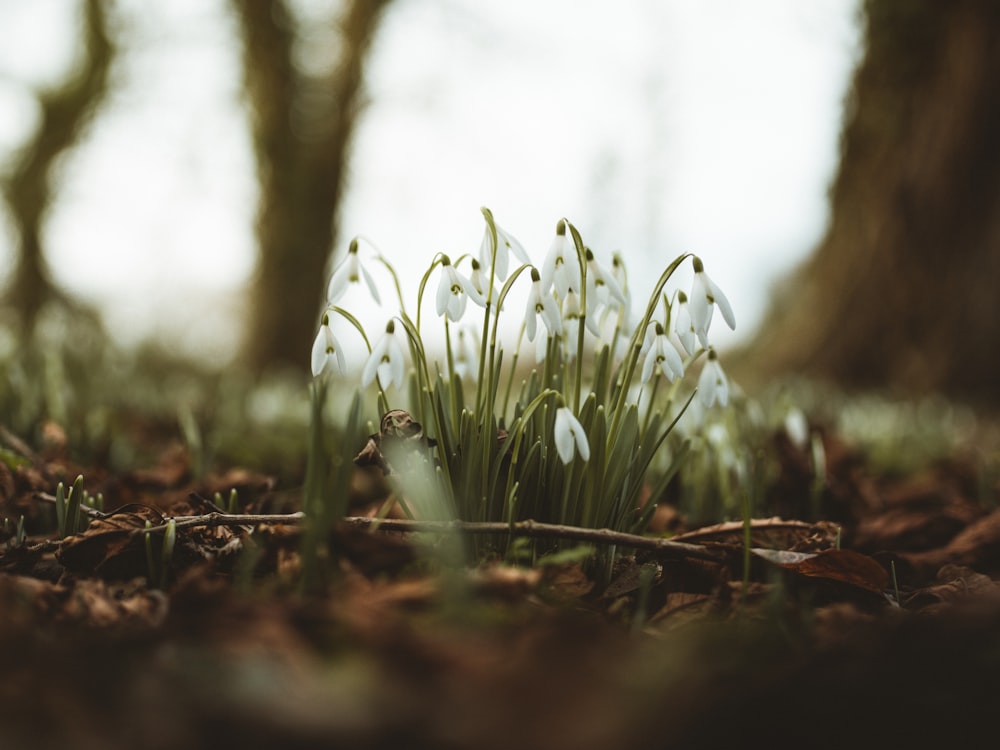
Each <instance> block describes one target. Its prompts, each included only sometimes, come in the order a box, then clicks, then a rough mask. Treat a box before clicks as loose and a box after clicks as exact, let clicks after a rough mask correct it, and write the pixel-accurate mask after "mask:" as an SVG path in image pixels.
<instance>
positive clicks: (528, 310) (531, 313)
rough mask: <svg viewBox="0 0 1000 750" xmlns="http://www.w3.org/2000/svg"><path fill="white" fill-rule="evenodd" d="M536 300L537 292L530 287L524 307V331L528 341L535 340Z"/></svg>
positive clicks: (536, 322)
mask: <svg viewBox="0 0 1000 750" xmlns="http://www.w3.org/2000/svg"><path fill="white" fill-rule="evenodd" d="M538 301H539V300H538V294H537V293H536V292H535V288H534V287H532V289H531V293H530V294H529V295H528V304H527V306H526V307H525V309H524V332H525V333H526V334H527V335H528V341H534V340H535V333H536V331H537V325H538V310H537V307H536V305H537V304H538Z"/></svg>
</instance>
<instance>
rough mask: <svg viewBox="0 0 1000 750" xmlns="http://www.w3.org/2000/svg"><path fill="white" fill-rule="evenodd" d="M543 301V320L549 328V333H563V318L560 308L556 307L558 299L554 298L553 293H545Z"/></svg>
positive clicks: (556, 334)
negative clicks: (560, 314)
mask: <svg viewBox="0 0 1000 750" xmlns="http://www.w3.org/2000/svg"><path fill="white" fill-rule="evenodd" d="M541 303H542V321H543V322H544V323H545V327H546V328H548V329H549V333H550V334H552V335H553V336H558V335H559V334H561V333H562V331H563V327H562V318H561V317H560V316H559V308H557V307H556V301H555V299H553V298H552V295H551V294H548V293H543V295H542V297H541Z"/></svg>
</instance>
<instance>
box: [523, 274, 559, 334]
mask: <svg viewBox="0 0 1000 750" xmlns="http://www.w3.org/2000/svg"><path fill="white" fill-rule="evenodd" d="M538 316H541V317H542V322H543V323H545V327H546V328H548V329H549V334H550V335H552V336H557V335H559V334H561V333H562V319H561V318H560V317H559V308H558V307H556V301H555V298H553V296H552V295H551V294H549V292H548V289H547V288H543V287H542V282H541V277H540V276H539V273H538V269H537V268H532V269H531V291H530V292H528V304H527V306H526V307H525V310H524V319H525V320H524V322H525V329H526V333H527V334H528V341H534V340H535V332H536V331H537V319H538Z"/></svg>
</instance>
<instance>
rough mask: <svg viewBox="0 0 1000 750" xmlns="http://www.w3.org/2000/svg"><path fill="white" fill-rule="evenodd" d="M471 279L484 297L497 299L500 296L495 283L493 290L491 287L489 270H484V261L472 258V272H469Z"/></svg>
mask: <svg viewBox="0 0 1000 750" xmlns="http://www.w3.org/2000/svg"><path fill="white" fill-rule="evenodd" d="M469 281H471V282H472V286H474V287H475V288H476V291H477V292H479V294H480V296H481V297H482V298H483V299H489V300H494V301H495V300H496V298H497V297H499V296H500V292H498V291H497V288H496V286H495V285H494V287H493V289H492V290H491V289H490V279H489V272H488V271H484V270H483V265H482V263H480V262H479V261H478V260H476V259H475V258H473V259H472V273H471V274H469Z"/></svg>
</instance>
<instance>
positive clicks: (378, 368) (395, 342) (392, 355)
mask: <svg viewBox="0 0 1000 750" xmlns="http://www.w3.org/2000/svg"><path fill="white" fill-rule="evenodd" d="M403 360H404V358H403V347H402V346H401V345H400V343H399V339H398V338H397V337H396V324H395V322H394V321H392V320H390V321H389V322H388V323H386V324H385V333H384V334H383V335H382V338H380V339H379V340H378V343H376V344H375V346H374V347H373V348H372V353H371V354H369V355H368V360H367V361H366V362H365V367H364V369H363V370H362V371H361V385H362V387H365V388H367V387H368V386H369V385H371V383H372V381H373V380H375V376H376V375H377V376H378V379H379V382H380V383H381V384H382V387H383V388H384V387H386V386H388V385H389V384H390V383H391V384H392V385H395V386H396V388H401V387H402V385H403V377H404V375H405V374H406V365H405V363H404V361H403Z"/></svg>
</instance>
